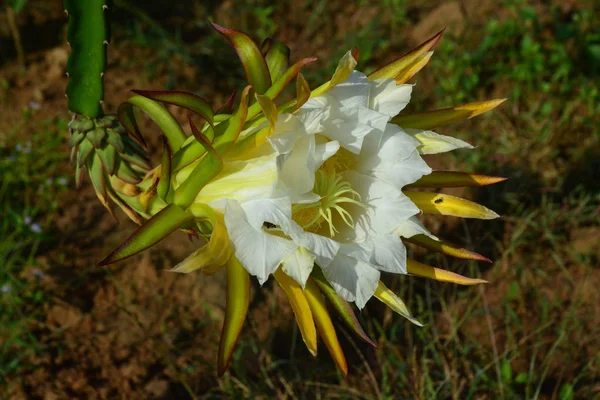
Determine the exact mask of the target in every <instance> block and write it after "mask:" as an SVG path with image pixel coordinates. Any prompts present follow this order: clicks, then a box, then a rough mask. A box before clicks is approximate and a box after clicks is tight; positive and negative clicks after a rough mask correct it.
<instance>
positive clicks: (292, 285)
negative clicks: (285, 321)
mask: <svg viewBox="0 0 600 400" xmlns="http://www.w3.org/2000/svg"><path fill="white" fill-rule="evenodd" d="M273 275H274V276H275V279H276V280H277V283H279V286H281V288H282V289H283V291H284V292H285V294H286V295H287V297H288V300H289V301H290V305H291V306H292V310H293V311H294V315H295V316H296V323H297V324H298V328H299V329H300V334H301V335H302V340H304V344H305V345H306V348H307V349H308V351H309V352H310V354H312V355H313V356H315V357H316V356H317V329H316V328H315V322H314V320H313V314H312V311H311V309H310V306H309V304H308V300H307V298H306V296H305V294H304V291H303V290H302V286H300V284H299V283H298V282H296V281H295V280H293V279H292V278H290V277H289V276H288V275H287V274H286V273H285V272H283V270H282V269H281V268H279V269H278V270H277V271H276V272H275V273H274V274H273Z"/></svg>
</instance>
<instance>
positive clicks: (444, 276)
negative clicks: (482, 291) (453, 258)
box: [406, 259, 487, 285]
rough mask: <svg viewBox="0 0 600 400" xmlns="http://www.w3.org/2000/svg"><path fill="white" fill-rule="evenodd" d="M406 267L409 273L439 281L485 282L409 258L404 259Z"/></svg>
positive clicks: (464, 283) (460, 283)
mask: <svg viewBox="0 0 600 400" xmlns="http://www.w3.org/2000/svg"><path fill="white" fill-rule="evenodd" d="M406 269H407V271H408V273H409V274H411V275H415V276H420V277H423V278H429V279H433V280H436V281H440V282H450V283H456V284H458V285H477V284H479V283H487V281H485V280H483V279H476V278H468V277H466V276H462V275H459V274H456V273H454V272H450V271H446V270H444V269H439V268H434V267H432V266H429V265H426V264H421V263H420V262H418V261H415V260H411V259H406Z"/></svg>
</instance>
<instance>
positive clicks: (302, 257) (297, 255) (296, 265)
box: [282, 247, 315, 288]
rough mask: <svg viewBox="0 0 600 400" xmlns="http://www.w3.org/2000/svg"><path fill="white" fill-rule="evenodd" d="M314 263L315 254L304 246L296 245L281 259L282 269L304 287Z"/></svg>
mask: <svg viewBox="0 0 600 400" xmlns="http://www.w3.org/2000/svg"><path fill="white" fill-rule="evenodd" d="M314 263H315V256H314V255H313V254H311V253H310V251H308V249H306V248H305V247H298V248H297V249H296V251H294V252H293V253H292V254H291V255H290V256H289V257H288V258H286V259H285V260H283V263H282V269H283V272H285V273H286V274H288V275H289V276H291V277H292V278H293V279H294V280H295V281H296V282H298V283H299V284H300V285H302V287H303V288H304V286H305V285H306V280H307V279H308V277H309V276H310V273H311V272H312V269H313V265H314Z"/></svg>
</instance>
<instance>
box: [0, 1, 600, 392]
mask: <svg viewBox="0 0 600 400" xmlns="http://www.w3.org/2000/svg"><path fill="white" fill-rule="evenodd" d="M446 4H450V3H446ZM115 5H116V7H117V8H116V10H117V12H116V15H118V17H117V20H116V29H115V31H116V38H117V40H116V42H120V43H122V44H123V45H125V46H132V47H136V48H143V49H150V50H151V51H150V54H151V57H149V58H145V59H144V60H143V62H141V63H139V64H138V66H137V67H138V68H140V69H142V70H143V72H144V73H145V74H147V75H148V77H149V79H152V77H156V76H163V77H164V76H167V84H166V86H167V87H169V88H174V87H177V88H179V89H188V90H189V89H192V90H195V89H196V88H189V87H181V85H189V80H186V79H185V78H183V77H182V76H181V74H180V73H179V71H178V70H177V68H175V67H174V65H175V64H174V63H173V62H172V60H173V59H177V60H178V62H180V63H183V64H185V65H189V66H191V68H193V70H194V77H196V79H197V80H198V82H202V81H205V82H210V81H211V80H212V79H213V78H214V77H217V76H220V75H227V76H228V78H227V79H223V80H219V81H217V82H216V83H214V84H213V85H212V86H211V87H210V88H207V87H206V86H202V87H201V88H198V89H199V90H202V91H204V93H203V95H208V97H211V95H212V94H214V93H211V91H214V92H216V91H220V92H223V91H224V90H225V88H227V89H228V90H231V89H232V87H234V86H235V85H239V83H240V81H241V77H242V75H241V74H242V71H241V68H239V67H238V66H237V64H236V63H237V61H236V59H235V57H234V54H233V51H232V50H229V49H226V47H225V46H224V45H223V43H222V39H221V38H220V37H218V35H216V34H213V33H210V31H209V29H208V26H207V23H206V18H210V19H211V20H215V21H218V22H220V23H222V24H224V25H228V26H231V27H235V28H238V29H242V30H246V31H248V32H250V33H251V34H252V35H253V36H254V37H255V38H257V39H262V38H264V37H265V36H267V35H274V36H275V37H283V38H284V39H285V40H288V41H289V40H292V42H290V43H289V44H290V46H291V47H292V49H293V50H294V52H295V54H297V55H298V57H300V56H306V55H309V54H312V53H311V52H316V53H318V55H319V57H320V61H319V68H312V69H308V70H307V73H306V77H307V79H308V80H309V82H312V83H313V85H314V84H315V83H316V82H319V81H322V80H323V79H325V78H326V77H327V76H328V75H330V74H331V72H332V71H333V68H334V67H335V64H336V63H337V59H338V58H339V57H340V56H341V55H342V54H343V53H344V52H345V51H347V50H348V49H349V48H351V47H353V46H356V47H358V48H359V49H360V50H361V63H360V66H361V67H363V70H365V71H368V70H372V69H373V68H374V67H375V66H376V65H381V63H382V62H384V61H386V60H389V59H390V57H392V55H395V54H400V53H403V52H404V51H406V50H408V49H409V48H410V46H411V45H413V46H414V45H415V44H416V43H415V42H414V40H415V38H412V39H411V34H412V33H414V32H415V31H419V32H421V30H418V29H417V28H418V27H419V24H420V23H421V22H422V21H423V19H426V18H428V17H429V16H430V15H432V13H433V12H434V11H435V10H436V9H437V7H438V4H437V2H431V1H425V2H410V1H408V0H380V1H376V2H366V1H361V2H357V3H356V4H352V5H347V4H346V3H343V2H337V1H330V2H327V1H322V0H314V1H308V2H305V3H304V4H302V5H297V4H293V2H289V1H284V2H278V3H272V2H268V1H261V0H254V1H252V0H244V1H237V2H229V3H226V4H225V5H218V4H217V3H210V2H206V3H201V4H195V5H192V2H181V3H178V4H177V5H176V6H174V7H173V8H171V9H168V10H165V9H164V7H162V5H161V4H159V2H148V3H147V4H145V5H144V6H140V5H139V4H138V3H134V2H132V1H127V0H115ZM458 9H460V7H459V8H458ZM190 10H193V12H191V11H190ZM474 10H475V6H473V8H472V9H468V10H467V11H466V13H465V14H463V15H462V17H461V19H460V21H461V22H460V23H459V24H458V26H451V27H449V29H448V30H447V31H446V33H445V35H444V37H443V39H442V41H441V42H440V43H439V44H438V46H437V48H436V52H435V54H434V57H433V59H432V61H431V62H430V65H429V66H428V67H426V69H425V70H424V71H422V72H421V73H420V74H419V75H418V76H417V79H416V83H417V86H416V87H415V90H414V92H413V100H412V103H411V105H410V107H412V109H413V110H425V109H434V108H441V107H447V106H450V105H457V104H460V103H464V102H469V101H476V100H483V99H487V98H490V97H508V101H507V102H506V103H505V104H504V105H503V106H501V107H500V108H499V109H498V110H495V111H494V112H492V113H489V114H486V115H483V116H481V117H478V118H476V119H473V120H469V121H467V122H465V123H463V124H460V125H457V126H452V127H447V128H443V129H441V130H440V132H441V133H444V134H449V135H453V136H456V137H459V138H461V139H464V140H467V141H469V142H471V143H473V144H475V145H477V146H478V147H477V149H475V150H472V151H465V152H457V154H456V155H454V156H447V157H445V158H443V159H436V160H435V162H436V163H441V164H442V165H444V166H446V167H453V168H457V169H461V170H467V171H473V172H479V173H487V174H491V175H500V176H506V177H509V178H510V179H509V181H507V182H506V183H503V184H499V185H496V186H493V187H489V188H482V189H477V190H473V191H468V192H466V194H467V195H468V196H469V197H470V198H473V199H476V200H477V201H479V202H482V203H483V204H486V205H487V206H489V207H490V208H493V209H495V210H496V211H498V212H499V213H500V214H501V215H503V219H501V220H497V221H492V222H488V221H486V222H485V223H484V222H480V221H467V222H464V223H460V224H459V223H456V221H452V220H445V221H444V223H442V224H439V223H438V227H441V229H442V230H441V231H440V232H438V231H436V233H439V234H440V236H442V237H445V238H448V239H450V240H452V241H454V242H457V243H461V244H464V245H465V247H467V248H471V249H475V250H480V251H481V252H482V253H483V254H484V255H486V256H488V257H490V258H492V259H493V260H495V263H494V264H493V265H480V264H476V263H466V262H459V261H455V260H451V259H448V258H444V257H441V256H439V255H424V254H422V253H420V252H419V251H418V250H417V249H413V250H414V252H415V253H416V256H417V257H420V259H424V260H425V261H427V262H428V263H430V264H431V265H440V266H441V267H443V268H445V269H450V270H452V271H456V272H459V273H464V274H467V275H469V276H483V277H485V278H486V279H487V280H488V281H490V284H488V285H486V286H481V287H476V288H467V289H465V288H461V287H456V286H452V285H446V284H440V283H436V282H429V281H423V280H420V279H416V278H412V277H397V278H394V279H392V280H391V281H390V282H389V284H390V287H392V288H393V289H394V290H396V291H397V292H398V293H399V295H400V296H401V297H402V298H403V299H405V301H406V302H407V304H408V305H409V307H410V308H411V310H412V311H413V313H414V314H415V315H417V316H418V317H419V318H420V320H421V321H422V322H423V323H425V324H426V326H425V327H424V328H418V327H414V326H412V325H409V324H408V323H407V322H405V321H404V320H402V319H401V318H400V317H398V316H394V315H392V314H391V313H390V312H389V311H386V310H385V309H384V308H382V307H379V306H378V305H377V304H369V306H368V308H367V309H366V310H364V311H363V312H362V313H361V316H360V318H361V320H362V321H363V322H364V325H365V329H366V330H367V332H368V333H369V334H370V336H371V337H372V338H374V339H375V340H376V342H377V344H378V346H379V347H378V349H376V350H372V349H370V348H368V347H366V346H364V345H363V344H362V343H359V342H357V341H356V340H354V339H353V338H351V337H350V336H349V335H347V333H345V331H344V330H343V328H342V327H341V326H339V325H338V327H339V328H340V336H341V340H342V341H343V347H344V349H345V350H346V351H347V356H348V359H349V362H350V375H349V377H348V378H347V379H346V380H344V379H342V378H341V376H340V375H339V373H338V372H337V371H336V370H335V368H334V365H333V363H332V362H331V360H329V358H328V355H327V354H326V352H325V351H322V352H321V354H320V355H319V357H318V359H317V360H315V359H313V358H311V357H310V356H309V355H308V354H307V353H306V351H304V349H303V348H302V346H303V344H302V341H301V339H300V338H299V335H298V332H297V330H296V328H295V325H294V324H293V321H292V320H290V321H289V323H288V324H287V325H286V324H284V327H283V328H282V327H281V326H280V325H278V328H277V329H272V332H270V333H269V334H268V335H267V339H258V338H257V337H256V335H255V331H256V330H257V329H258V328H257V327H256V326H254V324H255V323H253V322H252V321H250V322H249V323H248V325H250V326H249V327H247V329H246V331H245V334H244V335H243V337H242V339H241V341H240V343H239V345H238V348H237V350H236V353H235V354H234V362H233V363H232V366H231V370H230V372H228V373H227V374H226V375H225V376H224V377H223V378H221V379H216V378H214V377H213V376H210V377H202V379H204V381H205V383H204V384H202V385H200V386H202V387H203V390H202V392H198V391H196V390H195V389H194V387H196V383H197V382H196V381H195V380H197V379H199V378H198V376H197V375H195V374H194V371H195V370H196V369H197V368H198V365H197V363H200V362H201V361H199V360H195V359H194V358H188V357H187V356H186V351H187V350H188V349H187V347H186V346H188V344H186V343H187V342H182V344H181V345H180V346H179V347H178V346H175V347H173V348H170V349H169V352H170V356H171V357H173V358H176V357H183V358H184V362H183V363H177V364H176V365H168V367H169V368H174V369H175V371H176V375H177V376H178V377H179V384H180V387H181V391H180V392H178V393H179V396H180V397H179V398H290V399H295V398H298V399H300V398H302V399H313V398H343V399H354V398H364V399H399V398H419V399H426V398H427V399H429V398H453V399H480V398H506V399H520V398H527V399H529V398H559V399H574V398H586V399H587V398H598V396H599V395H600V394H599V393H600V387H599V386H598V383H597V382H598V381H599V379H600V340H599V339H598V338H599V337H600V317H599V311H598V309H597V305H598V303H597V301H598V295H597V294H595V292H597V287H598V285H599V284H600V277H599V275H598V270H597V266H598V261H599V257H600V254H599V252H598V244H597V242H592V243H587V242H586V239H587V240H588V241H589V240H591V241H594V238H599V237H600V236H599V235H598V232H599V231H600V223H599V221H600V185H599V184H598V182H599V181H598V179H597V175H596V172H597V171H598V170H599V169H598V166H599V164H598V159H600V158H599V157H600V127H599V126H600V124H599V122H600V121H599V119H598V115H600V92H599V90H600V89H599V88H600V85H599V83H600V80H599V78H598V76H599V72H600V36H598V33H597V31H595V28H594V27H597V26H598V23H599V22H600V21H599V20H598V16H597V15H599V13H597V12H594V9H593V8H592V6H591V5H590V3H586V2H583V1H582V2H573V4H572V5H571V6H563V5H558V4H557V5H552V4H542V3H539V2H533V1H522V0H519V1H516V0H515V1H507V2H504V3H502V4H501V5H500V4H492V5H491V11H489V13H488V15H487V16H486V18H481V19H480V18H477V17H476V16H473V15H470V13H473V14H476V11H474ZM291 11H294V12H296V13H299V14H301V16H298V15H295V14H294V13H292V12H291ZM463 12H465V10H463ZM441 23H442V24H443V21H442V22H441ZM438 24H439V23H438ZM433 25H435V24H433ZM430 33H434V32H430ZM286 38H287V39H286ZM293 38H299V40H298V41H297V42H296V41H293ZM418 39H419V40H425V39H426V37H420V38H418ZM178 65H179V64H178ZM232 69H235V70H236V71H237V74H238V75H235V74H234V75H232V74H231V71H232ZM198 86H200V85H198ZM27 113H31V111H27ZM23 119H24V121H29V122H25V123H27V124H30V125H28V126H29V129H31V124H33V125H34V127H35V130H36V132H39V134H34V135H32V136H31V137H32V141H33V142H32V143H31V145H30V146H28V145H27V143H26V142H25V143H20V142H19V135H20V131H21V130H24V129H25V128H24V126H17V127H15V128H14V129H11V131H10V132H8V131H4V130H3V131H1V133H2V147H1V148H0V151H2V161H1V162H0V168H1V170H0V172H2V182H1V186H0V187H1V189H0V203H1V205H2V208H1V210H2V212H1V216H2V225H1V228H2V232H1V235H0V237H2V238H6V239H4V240H3V243H2V245H0V258H1V259H2V261H3V265H4V267H3V269H2V271H1V272H0V286H1V287H2V293H0V299H1V303H0V304H1V307H2V308H1V311H0V323H1V326H2V330H1V332H2V335H0V337H2V338H3V339H2V341H1V344H2V351H1V353H0V377H1V378H2V380H3V383H4V384H5V385H10V383H11V382H9V381H10V380H11V379H13V380H14V379H17V378H16V377H19V376H26V375H27V373H28V372H29V371H31V369H32V368H34V366H33V365H30V364H29V363H30V360H31V359H32V358H35V355H36V354H42V353H43V352H45V351H46V349H45V348H44V344H43V343H41V342H40V341H39V338H37V337H36V336H35V334H33V333H32V331H31V330H30V327H31V326H32V321H33V323H35V321H37V320H40V319H41V320H43V315H42V312H41V311H40V310H41V309H42V305H43V304H44V303H45V302H48V301H50V300H49V298H50V297H51V294H49V293H46V292H44V291H43V290H42V289H41V288H40V286H39V285H38V284H37V283H36V282H37V281H36V280H35V279H31V278H27V277H26V276H23V274H22V273H21V271H22V270H23V269H24V268H25V267H30V266H35V262H36V261H35V260H36V256H39V255H41V254H43V253H44V249H43V247H44V246H47V245H48V244H50V243H53V241H55V240H56V238H53V237H52V224H51V222H48V224H47V225H45V222H44V221H50V220H51V219H52V214H53V212H55V210H56V207H57V203H56V198H57V195H58V194H59V193H60V192H61V190H64V189H62V186H60V185H56V184H54V182H57V178H58V179H62V178H64V177H63V176H61V175H60V174H59V175H57V173H58V172H57V171H58V169H59V166H60V165H63V164H64V162H65V158H66V154H64V153H61V152H60V151H57V149H58V148H60V147H61V146H65V144H64V143H62V142H61V141H60V140H58V139H57V138H58V137H61V136H60V135H57V133H56V132H57V131H60V130H63V131H64V130H65V122H64V121H63V120H52V121H49V122H43V123H39V124H38V123H35V122H31V121H32V120H35V115H32V116H28V115H24V118H23ZM17 144H19V145H20V146H21V147H19V148H21V149H23V148H27V149H29V148H30V149H31V153H25V152H23V151H16V149H17V147H16V145H17ZM34 160H35V163H34V162H33V161H34ZM49 180H51V181H49ZM48 182H51V183H48ZM40 187H42V188H43V189H39V188H40ZM98 207H100V205H99V204H98ZM27 217H29V218H30V219H26V218H27ZM27 221H29V222H28V223H26V222H27ZM31 221H36V222H31ZM428 222H431V221H429V220H428ZM32 223H39V224H40V225H39V227H40V229H41V232H36V231H37V228H35V229H32V226H33V225H32ZM46 232H48V233H46ZM40 246H42V248H41V249H40ZM79 283H80V284H81V282H79ZM5 288H7V289H5ZM271 290H272V288H271V287H269V286H267V287H266V288H263V291H265V292H266V294H262V295H260V296H259V300H258V302H259V303H260V304H261V307H263V308H264V309H265V310H266V311H265V313H266V314H267V316H268V318H269V319H273V320H276V319H277V318H278V310H277V308H276V302H274V301H273V300H272V299H270V298H269V297H272V296H270V294H271V293H269V292H270V291H271ZM128 306H131V307H133V306H134V305H133V304H125V305H124V307H128ZM204 345H205V346H217V343H216V342H215V343H208V342H207V343H205V344H204ZM164 367H165V368H167V366H166V365H165V366H164ZM6 387H8V386H6ZM167 398H168V397H167Z"/></svg>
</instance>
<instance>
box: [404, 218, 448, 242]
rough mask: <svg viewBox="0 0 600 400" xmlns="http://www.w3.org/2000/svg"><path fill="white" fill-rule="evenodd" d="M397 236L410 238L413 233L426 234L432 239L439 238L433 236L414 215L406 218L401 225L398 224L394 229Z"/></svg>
mask: <svg viewBox="0 0 600 400" xmlns="http://www.w3.org/2000/svg"><path fill="white" fill-rule="evenodd" d="M395 233H396V234H397V235H398V236H402V237H404V238H411V237H413V236H415V235H427V236H429V237H430V238H432V239H434V240H439V239H438V238H437V237H435V236H434V235H433V234H432V233H431V232H429V230H428V229H427V228H425V226H424V225H423V223H422V222H421V220H420V219H419V218H418V217H417V216H416V215H415V216H413V217H410V218H409V219H407V220H406V222H404V223H403V224H402V225H400V226H398V227H397V228H396V230H395Z"/></svg>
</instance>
